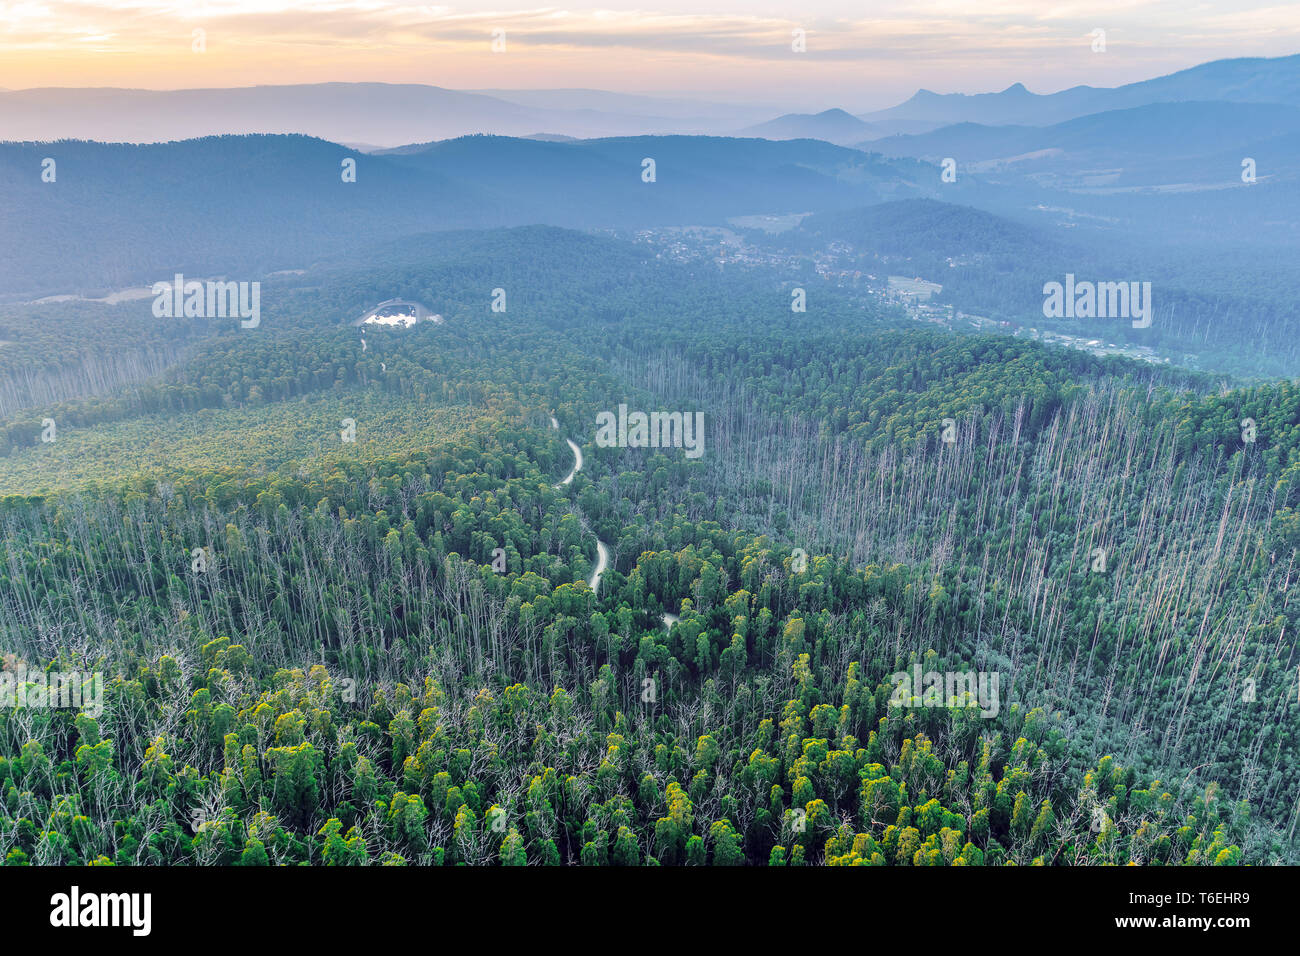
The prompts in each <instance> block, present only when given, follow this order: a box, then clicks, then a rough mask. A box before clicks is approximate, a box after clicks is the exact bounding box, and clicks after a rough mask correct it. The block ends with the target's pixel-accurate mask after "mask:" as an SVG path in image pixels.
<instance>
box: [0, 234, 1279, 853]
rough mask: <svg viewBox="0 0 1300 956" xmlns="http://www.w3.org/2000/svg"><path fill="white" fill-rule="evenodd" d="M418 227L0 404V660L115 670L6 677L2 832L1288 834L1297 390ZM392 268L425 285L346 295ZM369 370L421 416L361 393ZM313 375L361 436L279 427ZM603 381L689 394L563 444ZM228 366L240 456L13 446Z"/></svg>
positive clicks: (195, 387) (837, 846)
mask: <svg viewBox="0 0 1300 956" xmlns="http://www.w3.org/2000/svg"><path fill="white" fill-rule="evenodd" d="M429 242H430V243H431V244H432V247H433V248H436V249H437V250H438V251H439V252H443V251H446V250H454V249H455V248H456V247H457V243H458V242H463V247H462V248H463V249H464V250H465V251H464V252H463V253H462V258H461V259H459V260H458V259H456V258H455V257H454V256H453V257H450V258H447V257H444V258H439V257H437V256H434V255H430V254H429V253H430V249H412V250H410V258H409V259H408V260H407V261H404V262H396V263H395V264H393V265H391V266H389V267H386V268H382V269H376V268H373V267H370V266H367V267H366V268H364V269H359V270H356V271H346V270H345V271H343V272H338V273H329V274H328V275H326V276H325V277H324V278H321V279H316V278H313V279H312V281H311V284H310V285H307V284H304V285H303V286H302V287H300V288H296V289H295V288H292V287H290V286H288V285H287V286H286V287H285V290H284V294H283V296H281V297H279V298H278V300H277V302H276V304H274V305H269V306H268V317H267V319H266V321H265V322H264V325H263V327H262V328H260V329H257V330H248V331H242V332H241V331H233V330H231V331H224V332H215V333H204V334H198V335H196V337H194V338H193V340H189V339H187V340H186V347H185V352H184V356H183V358H182V359H180V360H179V361H177V362H176V363H175V364H173V365H172V366H170V367H169V369H168V370H167V371H166V372H165V373H164V374H162V375H161V376H157V377H153V378H150V379H149V380H147V381H142V382H137V383H132V384H131V385H129V386H125V387H120V388H118V387H107V386H106V387H105V388H104V389H102V390H101V391H100V392H98V393H97V394H94V395H91V396H85V395H81V396H78V395H69V396H64V397H58V398H56V399H55V401H56V402H58V404H56V405H50V404H39V403H38V404H28V405H27V406H26V407H23V408H21V409H19V410H18V411H15V412H13V413H11V414H10V415H9V416H8V417H7V418H6V420H5V421H4V429H5V431H4V435H5V436H6V437H5V443H4V449H5V451H6V460H5V464H6V465H7V466H9V467H10V468H11V469H12V470H11V471H8V472H5V474H8V475H10V476H11V479H10V480H11V481H13V482H14V484H12V485H10V486H9V487H6V488H3V489H0V491H3V492H6V493H7V494H6V497H4V498H3V499H0V525H3V538H2V540H0V601H2V602H3V606H2V608H0V630H3V636H2V637H0V644H2V645H3V647H4V648H5V649H7V650H9V651H11V654H12V656H10V657H9V658H7V662H6V668H7V669H8V670H11V671H12V670H14V669H15V668H16V667H17V666H18V664H19V662H20V661H22V662H25V664H26V665H27V666H28V667H29V668H39V669H43V670H47V671H68V670H77V671H83V672H89V671H100V672H102V673H103V674H104V675H105V680H106V688H105V700H104V709H103V713H102V714H100V715H99V716H98V717H97V718H96V717H92V716H91V715H90V714H88V713H85V712H83V713H80V714H78V713H76V712H75V711H70V710H59V709H44V710H42V709H37V708H16V709H12V708H10V709H5V710H3V711H0V794H2V795H3V802H4V810H3V811H2V812H0V853H3V855H4V856H5V859H6V862H8V863H11V864H21V863H31V864H52V863H104V864H108V863H112V864H119V865H125V864H134V863H199V864H246V865H259V864H296V863H313V864H361V863H380V864H402V863H407V864H441V865H451V864H470V865H475V864H495V863H501V864H505V865H521V864H530V865H531V864H538V865H546V864H575V863H582V864H593V865H645V864H661V865H676V864H713V865H740V864H749V865H814V864H822V863H826V864H831V865H846V864H867V865H903V866H907V865H1001V864H1016V865H1069V864H1098V863H1116V864H1125V863H1130V862H1132V863H1139V864H1161V865H1163V864H1169V865H1175V864H1197V865H1202V864H1203V865H1234V864H1239V863H1257V864H1258V863H1271V862H1276V861H1287V862H1296V860H1297V845H1296V841H1295V825H1296V820H1297V816H1296V815H1297V811H1298V809H1300V806H1298V804H1297V793H1300V776H1298V775H1300V760H1297V753H1296V739H1295V734H1294V730H1293V728H1294V726H1295V724H1294V722H1295V719H1296V704H1295V698H1296V684H1295V680H1296V678H1295V673H1296V667H1297V663H1298V662H1297V661H1296V660H1295V653H1294V639H1293V637H1290V636H1288V635H1294V633H1295V627H1296V624H1297V620H1296V619H1297V616H1298V615H1300V610H1298V608H1297V598H1296V594H1297V593H1298V592H1297V589H1296V588H1295V587H1294V579H1295V577H1296V576H1297V575H1300V568H1298V567H1297V566H1296V557H1297V555H1296V551H1297V548H1298V547H1300V515H1297V510H1296V509H1297V507H1300V491H1298V490H1297V488H1296V479H1297V477H1300V389H1298V388H1297V387H1296V386H1295V385H1293V384H1286V383H1278V384H1270V385H1258V386H1252V387H1250V388H1235V389H1232V388H1223V389H1216V388H1213V387H1211V383H1210V382H1208V381H1207V380H1205V379H1204V378H1202V377H1197V376H1192V375H1187V374H1184V373H1181V372H1178V371H1176V370H1152V369H1150V368H1147V367H1145V366H1141V365H1139V364H1137V363H1131V362H1127V361H1124V360H1121V359H1104V360H1103V359H1097V358H1094V357H1092V356H1090V355H1087V354H1082V353H1073V352H1063V351H1059V350H1051V349H1047V348H1044V347H1041V346H1038V345H1035V344H1032V343H1025V342H1020V341H1014V340H1008V339H1005V338H997V337H991V336H962V335H954V334H951V333H941V332H935V331H927V330H921V329H916V328H909V327H907V326H906V325H905V323H903V322H900V321H898V320H897V319H896V318H895V317H894V316H891V315H890V314H887V313H882V312H876V311H868V310H866V309H864V308H863V307H862V306H860V305H859V304H856V303H854V302H853V301H852V300H850V299H848V298H844V297H840V296H838V295H837V294H835V293H834V292H833V291H830V290H826V291H823V290H820V289H818V290H814V292H813V293H812V294H811V295H810V307H809V312H808V313H807V314H806V315H792V314H791V312H790V310H789V302H790V298H789V290H788V287H786V286H783V285H781V284H780V283H778V282H771V281H767V280H762V279H753V278H748V279H746V278H738V277H735V276H723V275H713V274H707V275H706V274H694V273H692V272H691V271H690V270H687V269H680V268H676V267H673V268H669V267H666V266H662V265H659V264H655V263H652V262H649V261H647V260H646V259H645V257H644V256H640V255H639V254H634V253H633V252H631V251H629V250H628V248H627V247H623V246H619V245H615V244H612V243H604V242H603V241H598V240H594V239H592V238H590V237H577V236H573V235H571V234H564V233H560V232H558V231H555V230H542V231H537V230H513V231H510V232H506V233H500V234H493V235H491V236H489V237H486V238H483V237H479V238H475V239H463V240H456V239H446V238H440V239H436V240H429ZM476 244H477V245H476ZM552 260H554V261H552ZM561 260H564V261H567V262H569V263H570V264H571V265H570V266H568V267H567V268H566V269H565V270H563V271H562V272H560V271H557V270H556V269H555V263H556V262H558V261H561ZM572 263H578V264H579V265H580V268H574V267H573V265H572ZM557 274H560V275H565V276H568V278H566V279H563V280H556V279H554V278H553V277H554V276H555V275H557ZM494 286H501V287H504V288H506V289H507V291H508V293H509V296H510V299H509V302H510V305H509V310H508V311H507V312H506V313H504V314H500V315H498V314H494V313H492V312H491V311H490V309H489V306H488V302H489V300H490V295H489V293H490V290H491V289H492V288H493V287H494ZM385 293H387V295H386V294H385ZM398 294H401V295H407V296H410V297H411V298H416V299H419V300H420V301H423V302H427V303H428V304H430V305H431V306H432V307H434V308H436V309H438V310H439V311H440V312H441V313H442V314H443V315H444V316H445V318H446V321H445V323H442V324H433V323H428V324H422V325H417V326H415V327H414V328H412V329H409V330H402V331H398V330H388V329H367V330H366V332H365V338H366V341H367V347H366V348H365V349H364V350H363V349H362V348H361V347H360V346H359V344H358V331H357V330H356V329H351V328H340V327H339V325H338V323H340V322H343V321H346V320H347V319H348V317H349V316H350V315H352V314H353V313H355V312H357V311H359V310H360V309H362V308H364V307H365V306H366V305H367V304H368V303H369V304H373V302H375V301H378V300H379V299H381V298H386V297H388V296H389V295H398ZM18 331H19V332H21V329H19V330H18ZM385 399H386V400H389V401H391V402H393V403H394V404H395V405H402V406H403V407H405V405H410V406H411V407H418V406H426V407H427V408H428V409H429V414H430V415H431V416H433V415H443V416H452V415H454V416H455V421H456V423H457V427H456V428H455V430H454V432H449V433H447V434H445V435H440V436H424V437H421V438H420V439H419V440H416V441H413V440H411V435H412V434H413V432H412V428H413V427H414V426H413V425H412V424H411V423H410V422H408V421H405V420H401V419H398V418H392V419H389V420H386V421H385V422H384V423H383V428H374V429H373V430H371V431H369V432H367V429H368V428H371V427H372V426H376V425H378V424H379V423H378V422H376V421H375V420H373V418H371V417H370V414H369V411H368V410H369V409H372V408H377V407H378V406H377V405H375V404H373V403H372V404H367V402H374V401H376V400H385ZM326 400H327V401H328V402H329V405H328V406H327V407H328V409H329V410H330V412H331V414H333V413H335V412H337V413H338V414H339V415H340V416H349V417H354V418H355V419H356V420H357V430H358V434H359V435H367V442H365V443H362V442H360V441H359V442H358V444H357V445H355V446H342V447H341V448H339V449H338V452H337V453H329V454H326V453H324V452H322V451H321V450H320V449H319V448H317V447H316V446H308V445H294V444H286V440H285V436H286V435H287V434H289V432H288V431H287V429H288V428H289V426H288V425H286V424H285V423H284V422H283V421H281V420H280V419H277V418H276V415H277V414H279V413H278V411H277V410H280V409H283V408H285V407H292V406H291V405H290V403H294V402H299V401H326ZM620 403H625V404H629V405H631V406H633V407H639V408H644V409H656V408H664V409H679V410H700V411H703V412H704V413H705V416H706V422H707V431H706V438H705V449H706V452H705V454H704V455H703V456H702V457H701V458H700V459H699V460H691V459H688V458H686V457H685V456H684V455H683V454H682V453H681V451H680V450H679V449H671V448H669V449H627V448H602V447H598V446H596V444H595V443H594V435H595V428H594V421H595V416H596V414H597V413H598V412H600V411H604V410H609V409H613V408H616V407H617V406H618V405H619V404H620ZM258 409H262V410H263V411H264V412H265V413H266V414H265V416H264V420H265V422H266V427H265V428H264V429H262V430H260V431H259V430H258V429H255V428H241V427H239V426H231V431H229V432H217V433H216V434H218V435H219V436H226V435H228V436H229V437H222V438H221V440H223V441H229V442H232V443H233V442H241V443H244V444H245V445H247V446H249V447H250V448H255V449H266V450H267V454H265V455H261V456H256V457H255V459H254V460H253V463H251V464H240V463H238V462H237V461H214V460H212V458H211V455H210V451H208V450H206V448H207V446H205V447H204V450H203V451H201V452H193V453H191V454H189V455H181V456H175V455H169V454H168V453H167V452H166V449H165V448H162V449H161V450H160V451H159V452H158V453H157V454H156V455H155V456H153V457H150V456H148V455H142V456H141V458H140V461H139V464H138V466H137V467H136V468H135V470H134V473H132V474H129V475H125V474H117V473H110V472H109V471H107V470H99V471H96V470H94V469H87V471H86V473H85V474H80V473H79V474H74V475H73V476H72V479H71V480H68V478H69V476H68V475H67V471H68V469H69V468H76V467H77V466H76V464H75V459H71V460H69V459H63V460H62V461H63V464H62V465H61V467H60V468H59V469H58V472H57V474H56V473H55V472H54V471H51V470H46V471H43V470H42V469H43V468H45V469H48V468H49V467H50V465H49V461H48V460H47V461H46V462H45V463H44V464H43V463H42V459H41V458H40V456H39V452H40V451H41V449H40V448H38V447H36V446H37V441H38V437H37V436H38V435H39V432H40V428H41V424H40V423H41V421H42V419H44V418H45V417H49V416H52V417H54V418H55V419H56V420H58V421H59V422H60V427H61V428H63V429H64V431H63V433H62V434H63V435H67V436H69V437H70V438H72V439H76V438H77V437H78V435H79V434H81V433H82V432H83V431H90V432H93V431H94V430H97V429H103V428H115V429H121V430H122V432H121V433H122V434H123V435H124V436H126V435H128V434H130V433H131V432H132V430H135V432H136V433H137V434H138V435H139V436H140V437H141V438H142V439H151V438H157V437H158V436H157V434H156V433H158V432H159V431H161V429H159V428H158V427H157V425H156V424H152V423H153V422H155V421H156V420H157V418H158V417H159V416H162V417H167V416H180V415H198V414H209V413H210V414H212V415H227V416H232V417H231V419H230V420H232V421H235V422H239V421H242V420H243V419H240V418H239V417H238V416H240V415H245V414H247V415H255V413H256V412H257V410H258ZM361 412H365V413H361ZM552 414H553V415H554V416H555V417H556V419H557V420H558V421H559V423H560V429H559V430H558V431H557V430H556V429H552V428H551V427H550V425H549V418H550V416H551V415H552ZM290 417H292V415H282V416H281V418H290ZM1247 417H1249V418H1251V419H1252V421H1253V422H1255V424H1256V429H1257V435H1256V436H1255V440H1254V441H1250V442H1247V441H1244V440H1243V430H1242V424H1241V422H1242V419H1243V418H1247ZM447 420H448V421H450V420H451V418H448V419H447ZM277 421H279V422H280V423H279V424H277ZM336 426H337V422H336V421H328V422H323V425H322V428H325V427H328V429H329V431H328V433H327V434H325V435H324V436H322V438H321V439H320V445H321V446H322V447H323V446H324V444H325V443H326V442H337V440H338V432H337V427H336ZM196 427H200V426H196ZM945 432H947V433H948V434H950V435H951V436H952V439H953V440H952V441H946V440H944V438H943V437H942V436H943V435H944V433H945ZM565 435H568V436H572V437H573V438H574V439H575V440H576V441H577V442H578V443H579V444H580V445H581V446H582V448H583V454H584V456H585V458H586V467H585V468H584V469H583V471H582V472H580V473H579V474H578V475H577V476H576V477H575V479H574V481H573V482H572V483H571V484H569V485H566V486H563V487H560V488H557V487H556V482H558V481H559V479H560V477H561V476H562V475H564V474H565V473H566V472H567V471H568V470H569V467H570V466H571V464H572V458H571V456H570V452H569V450H568V448H567V447H566V446H565V444H564V442H563V440H562V437H563V436H565ZM64 440H65V439H64V437H60V439H59V441H64ZM76 447H81V446H76ZM167 447H173V446H167ZM187 447H191V448H195V447H199V446H187ZM160 448H161V446H160ZM277 448H280V449H281V450H283V454H282V455H281V456H280V457H279V458H277V457H275V456H274V455H271V454H270V452H271V451H273V450H276V449H277ZM231 457H232V458H233V456H231ZM56 479H57V480H56ZM597 538H599V539H601V540H602V541H605V542H609V543H610V546H611V551H612V556H611V557H612V564H611V568H610V570H609V571H607V572H606V574H605V575H604V577H603V578H602V579H601V582H600V586H599V589H598V591H597V592H594V593H593V591H592V589H591V587H590V586H589V585H588V583H587V581H588V577H589V576H590V574H591V571H592V568H593V566H594V563H595V542H596V539H597ZM1098 548H1100V549H1102V550H1103V551H1104V552H1105V570H1103V571H1094V570H1092V567H1091V565H1092V563H1093V557H1094V551H1095V549H1098ZM196 549H197V550H198V551H199V552H201V555H202V560H201V561H200V560H199V559H198V558H197V557H196V554H195V552H196ZM498 549H499V550H498ZM196 562H197V565H196ZM196 568H201V569H196ZM665 611H667V612H670V613H671V614H674V615H677V616H678V619H677V620H676V621H673V622H671V623H670V625H669V626H665V625H664V623H663V621H662V619H661V615H662V614H663V613H664V612H665ZM914 665H919V666H920V669H921V670H923V671H954V672H966V673H971V674H972V675H973V674H974V673H976V672H980V673H988V672H993V673H997V674H999V675H1000V677H1001V681H1000V697H999V703H1000V707H999V708H998V710H997V713H996V714H995V715H994V716H991V717H989V716H981V712H980V708H979V707H978V706H975V705H971V706H969V707H946V706H938V707H935V706H915V705H916V704H920V703H921V701H911V702H910V704H911V705H909V706H898V705H897V704H896V703H891V699H893V698H894V697H895V681H894V680H893V675H894V674H895V673H896V672H899V671H906V670H909V669H910V668H912V667H913V666H914ZM1247 679H1249V680H1250V682H1251V684H1250V686H1251V688H1252V690H1253V692H1252V693H1250V694H1246V693H1244V690H1245V687H1246V682H1247ZM916 696H918V697H919V696H920V694H919V691H918V693H917V695H916Z"/></svg>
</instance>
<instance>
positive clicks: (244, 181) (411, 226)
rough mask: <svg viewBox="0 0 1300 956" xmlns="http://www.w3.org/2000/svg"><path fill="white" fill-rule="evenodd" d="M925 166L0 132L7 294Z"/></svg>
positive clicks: (573, 222)
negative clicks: (370, 150) (129, 140)
mask: <svg viewBox="0 0 1300 956" xmlns="http://www.w3.org/2000/svg"><path fill="white" fill-rule="evenodd" d="M47 159H51V160H53V161H54V162H55V166H54V167H53V168H54V175H55V176H56V178H55V180H54V181H53V182H46V181H43V180H42V173H43V170H44V166H43V162H44V161H45V160H47ZM645 159H652V160H654V161H655V169H654V171H653V172H654V177H655V178H654V181H653V183H651V182H648V181H645V180H643V175H645V174H646V169H645V168H644V167H643V160H645ZM348 160H350V161H352V162H353V163H355V181H351V182H347V181H345V180H344V175H345V170H344V169H343V163H344V162H345V161H348ZM925 168H926V167H924V166H922V164H918V163H915V162H913V161H911V160H893V161H884V160H882V159H880V157H871V156H868V155H866V154H864V153H861V152H858V151H856V150H852V149H845V148H841V147H836V146H831V145H829V144H827V143H821V142H818V141H815V140H801V141H798V142H790V143H772V142H768V141H766V140H757V139H723V138H714V137H688V136H667V137H653V136H651V137H633V138H628V139H606V140H584V141H580V142H576V143H549V142H541V141H537V140H527V139H512V138H509V137H498V136H470V137H464V138H462V139H456V140H450V141H446V142H440V143H433V144H426V145H423V146H415V147H406V148H403V149H402V150H398V151H388V152H385V153H382V154H378V155H364V154H361V153H358V152H356V151H355V150H352V149H349V148H347V147H344V146H340V145H337V144H335V143H329V142H326V141H324V140H320V139H313V138H310V137H306V136H220V137H207V138H203V139H196V140H185V141H182V142H175V143H159V144H151V145H128V144H120V143H89V142H74V141H63V142H57V143H0V176H2V177H4V180H5V182H6V183H7V184H8V185H7V187H6V189H5V190H4V192H3V193H0V217H2V218H3V220H4V222H5V223H6V224H7V225H8V226H9V228H7V229H5V230H4V232H3V233H0V295H17V294H23V295H29V296H32V297H35V296H36V295H39V294H44V293H75V292H81V293H87V292H91V291H96V290H105V289H108V290H113V289H119V288H123V287H126V286H129V285H133V284H148V283H152V282H154V281H157V280H158V279H159V278H161V277H165V276H170V275H171V274H172V273H173V272H176V271H181V272H185V273H188V274H190V275H193V276H203V277H209V276H211V275H213V274H214V272H215V273H221V274H225V273H229V274H250V273H251V274H255V275H257V276H261V275H264V274H265V273H267V272H272V271H275V270H279V269H298V268H303V267H306V266H310V265H311V264H312V263H313V262H315V261H316V260H317V259H318V258H320V257H321V256H328V255H334V254H341V253H344V252H350V251H355V250H356V249H357V248H358V247H364V246H365V245H366V244H369V243H372V242H377V241H384V240H387V239H390V238H392V237H395V236H403V235H413V234H417V233H425V232H429V231H432V230H438V229H456V228H466V227H474V228H480V229H481V228H489V227H494V226H506V225H524V224H530V223H548V224H552V225H559V226H572V227H580V228H595V227H601V228H624V229H633V228H642V227H646V226H654V225H663V224H680V223H722V222H724V221H725V219H726V218H727V217H729V216H739V215H749V214H752V213H755V212H764V213H768V212H770V213H792V212H807V211H810V210H818V209H830V208H834V207H836V206H839V205H844V204H849V205H861V204H865V203H869V202H875V201H878V200H879V199H881V198H886V197H890V196H895V195H916V194H919V193H920V192H921V191H920V190H919V189H918V187H916V186H915V180H916V179H917V178H918V175H919V172H918V171H919V170H922V169H925ZM927 178H928V177H927ZM124 208H128V209H130V210H131V211H132V212H131V215H130V216H123V215H122V210H123V209H124Z"/></svg>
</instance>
